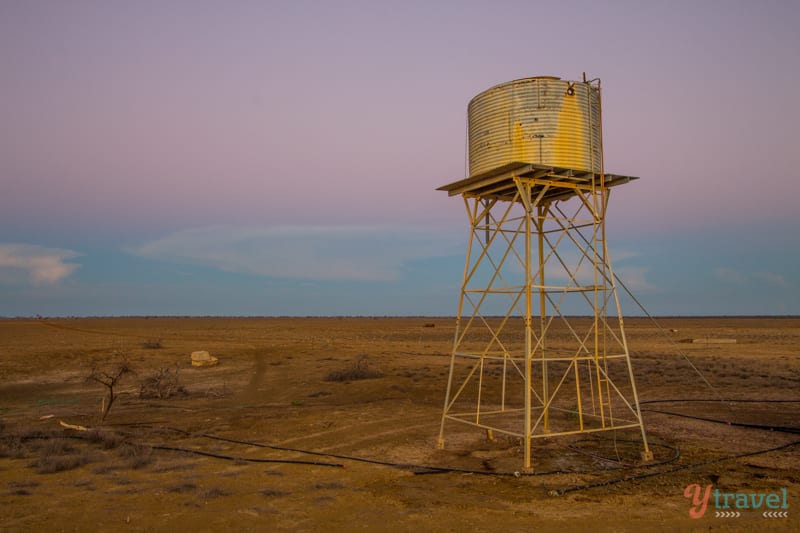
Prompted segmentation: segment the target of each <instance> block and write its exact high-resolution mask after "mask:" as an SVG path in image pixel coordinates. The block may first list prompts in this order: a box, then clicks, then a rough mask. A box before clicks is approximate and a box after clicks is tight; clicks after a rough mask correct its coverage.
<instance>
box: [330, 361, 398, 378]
mask: <svg viewBox="0 0 800 533" xmlns="http://www.w3.org/2000/svg"><path fill="white" fill-rule="evenodd" d="M383 376H384V374H383V372H380V371H378V370H373V369H371V368H370V367H369V356H367V355H359V356H358V357H357V358H356V360H355V361H353V364H352V365H350V366H349V367H347V368H344V369H342V370H334V371H333V372H330V373H329V374H328V375H327V377H326V378H325V381H338V382H342V381H358V380H361V379H375V378H382V377H383Z"/></svg>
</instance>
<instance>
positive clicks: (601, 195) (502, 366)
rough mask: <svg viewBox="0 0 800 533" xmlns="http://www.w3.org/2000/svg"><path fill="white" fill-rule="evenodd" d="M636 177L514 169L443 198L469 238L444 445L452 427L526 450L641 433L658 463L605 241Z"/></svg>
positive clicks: (454, 188)
mask: <svg viewBox="0 0 800 533" xmlns="http://www.w3.org/2000/svg"><path fill="white" fill-rule="evenodd" d="M630 179H634V178H629V177H623V176H605V175H603V174H591V173H577V172H574V171H571V170H568V169H554V168H548V167H541V166H538V165H529V164H516V168H509V169H501V172H500V173H496V174H495V175H492V176H483V177H481V176H479V177H478V178H477V179H475V178H470V179H468V180H463V181H462V182H457V183H454V184H452V185H450V186H446V187H444V188H443V189H445V190H448V191H449V192H450V193H451V195H456V194H458V195H461V196H462V197H463V200H464V205H465V206H466V210H467V215H468V217H469V221H470V228H471V235H470V240H469V246H468V251H467V259H466V263H465V267H464V277H463V283H462V285H461V297H460V300H459V305H458V315H457V322H456V324H457V326H456V333H455V338H454V341H453V350H452V354H451V359H450V372H449V377H448V383H447V393H446V397H445V403H444V409H443V413H442V420H441V428H440V433H439V440H438V445H439V447H440V448H443V447H444V442H445V438H444V435H445V426H446V425H447V424H448V423H451V422H455V423H460V424H467V425H470V426H474V427H477V428H482V429H484V430H486V431H487V432H488V433H489V434H490V435H492V434H493V433H494V432H497V433H504V434H507V435H511V436H514V437H518V438H520V439H522V440H523V443H524V461H523V468H524V469H526V470H530V469H531V441H532V439H535V438H541V437H551V436H558V435H571V434H576V433H589V432H598V431H609V430H621V429H630V428H635V429H638V430H639V431H640V432H641V436H642V444H643V447H644V451H643V458H645V459H648V458H651V457H652V455H651V453H650V450H649V448H648V445H647V437H646V435H645V431H644V425H643V423H642V416H641V412H640V410H639V401H638V396H637V392H636V385H635V383H634V378H633V372H632V369H631V362H630V356H629V352H628V345H627V342H626V339H625V331H624V325H623V318H622V312H621V308H620V304H619V298H618V296H617V290H616V285H615V281H614V275H613V272H612V269H611V261H610V259H609V257H608V248H607V246H606V239H605V213H606V208H607V205H608V197H609V192H610V190H609V185H611V184H619V183H625V182H627V181H629V180H630Z"/></svg>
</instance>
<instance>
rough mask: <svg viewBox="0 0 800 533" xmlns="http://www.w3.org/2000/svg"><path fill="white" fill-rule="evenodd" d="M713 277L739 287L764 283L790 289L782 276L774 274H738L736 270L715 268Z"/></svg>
mask: <svg viewBox="0 0 800 533" xmlns="http://www.w3.org/2000/svg"><path fill="white" fill-rule="evenodd" d="M714 275H715V276H716V277H717V279H719V280H720V281H723V282H726V283H734V284H737V285H741V284H743V283H751V284H752V283H754V282H758V283H766V284H767V285H772V286H774V287H783V288H786V287H791V283H789V281H788V280H787V279H786V277H785V276H783V275H782V274H776V273H775V272H764V271H761V272H752V273H749V272H747V273H743V272H739V271H738V270H734V269H732V268H724V267H720V268H716V269H714Z"/></svg>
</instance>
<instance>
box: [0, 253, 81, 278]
mask: <svg viewBox="0 0 800 533" xmlns="http://www.w3.org/2000/svg"><path fill="white" fill-rule="evenodd" d="M80 255H81V254H79V253H77V252H73V251H71V250H62V249H60V248H46V247H44V246H38V245H35V244H13V243H12V244H0V281H2V282H5V283H20V282H25V281H27V282H28V283H30V284H32V285H35V286H40V285H49V284H53V283H57V282H58V281H61V280H62V279H64V278H66V277H67V276H69V275H70V274H72V273H73V272H75V270H76V269H77V268H78V267H79V266H80V265H78V264H76V263H65V261H66V260H67V259H73V258H75V257H79V256H80Z"/></svg>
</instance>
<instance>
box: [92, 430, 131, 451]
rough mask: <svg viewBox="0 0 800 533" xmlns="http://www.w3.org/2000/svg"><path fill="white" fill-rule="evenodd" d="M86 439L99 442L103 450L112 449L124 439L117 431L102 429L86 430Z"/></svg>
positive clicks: (94, 442) (95, 442)
mask: <svg viewBox="0 0 800 533" xmlns="http://www.w3.org/2000/svg"><path fill="white" fill-rule="evenodd" d="M86 440H88V441H89V442H91V443H93V444H99V445H100V446H101V447H102V448H103V449H104V450H112V449H114V448H116V447H117V446H119V445H120V444H122V443H123V442H124V441H125V439H124V438H123V437H122V436H120V435H119V434H118V433H116V432H114V431H108V430H104V429H99V430H95V431H89V432H87V434H86Z"/></svg>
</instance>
